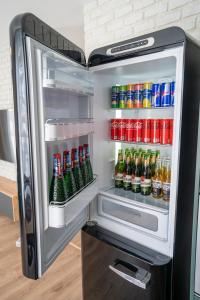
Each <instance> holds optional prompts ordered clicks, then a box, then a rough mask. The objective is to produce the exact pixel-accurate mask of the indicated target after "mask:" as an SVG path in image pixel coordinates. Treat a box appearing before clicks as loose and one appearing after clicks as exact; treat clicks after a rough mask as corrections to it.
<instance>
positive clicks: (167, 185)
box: [163, 182, 170, 201]
mask: <svg viewBox="0 0 200 300" xmlns="http://www.w3.org/2000/svg"><path fill="white" fill-rule="evenodd" d="M163 200H165V201H169V200H170V183H168V182H163Z"/></svg>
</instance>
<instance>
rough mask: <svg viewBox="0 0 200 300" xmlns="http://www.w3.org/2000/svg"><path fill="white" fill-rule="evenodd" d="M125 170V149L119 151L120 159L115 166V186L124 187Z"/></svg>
mask: <svg viewBox="0 0 200 300" xmlns="http://www.w3.org/2000/svg"><path fill="white" fill-rule="evenodd" d="M124 170H125V164H124V160H123V151H122V150H119V151H118V161H117V164H116V166H115V186H116V187H117V188H122V187H123V175H124Z"/></svg>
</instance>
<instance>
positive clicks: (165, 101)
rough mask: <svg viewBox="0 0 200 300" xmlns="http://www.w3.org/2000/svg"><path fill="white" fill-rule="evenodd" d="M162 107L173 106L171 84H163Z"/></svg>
mask: <svg viewBox="0 0 200 300" xmlns="http://www.w3.org/2000/svg"><path fill="white" fill-rule="evenodd" d="M161 106H163V107H167V106H171V84H170V82H163V83H162V84H161Z"/></svg>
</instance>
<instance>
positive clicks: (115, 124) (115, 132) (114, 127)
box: [111, 119, 119, 140]
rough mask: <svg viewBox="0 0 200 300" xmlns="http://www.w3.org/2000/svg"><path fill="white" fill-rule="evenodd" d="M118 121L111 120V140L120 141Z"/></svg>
mask: <svg viewBox="0 0 200 300" xmlns="http://www.w3.org/2000/svg"><path fill="white" fill-rule="evenodd" d="M118 124H119V120H118V119H112V120H111V140H117V139H118Z"/></svg>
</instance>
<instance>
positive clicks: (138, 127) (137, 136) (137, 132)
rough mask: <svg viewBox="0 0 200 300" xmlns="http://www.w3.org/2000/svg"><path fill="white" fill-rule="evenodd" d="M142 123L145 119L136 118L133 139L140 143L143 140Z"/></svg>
mask: <svg viewBox="0 0 200 300" xmlns="http://www.w3.org/2000/svg"><path fill="white" fill-rule="evenodd" d="M142 124H143V120H134V134H133V141H134V142H136V143H140V142H141V141H142Z"/></svg>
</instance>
